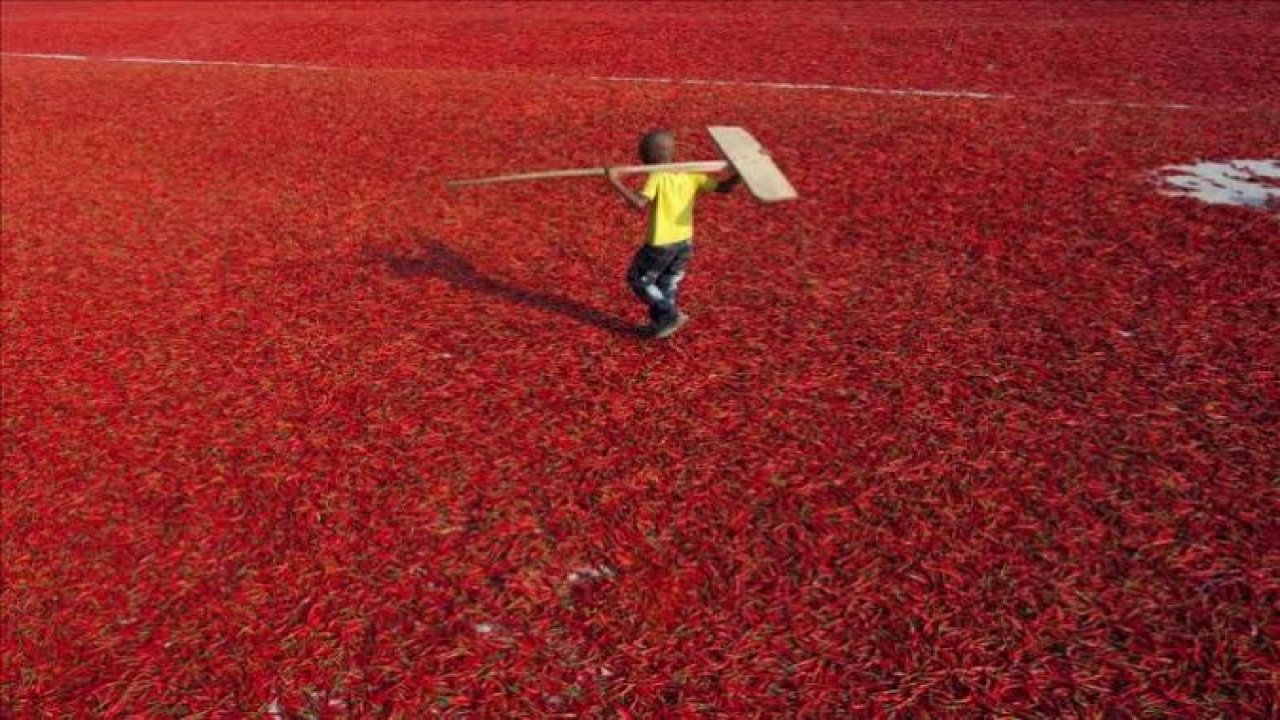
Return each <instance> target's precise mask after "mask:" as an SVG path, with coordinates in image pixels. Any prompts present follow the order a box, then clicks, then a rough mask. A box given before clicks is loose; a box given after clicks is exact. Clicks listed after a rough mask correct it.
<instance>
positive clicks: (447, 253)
mask: <svg viewBox="0 0 1280 720" xmlns="http://www.w3.org/2000/svg"><path fill="white" fill-rule="evenodd" d="M365 255H366V257H367V258H370V259H374V260H377V261H380V262H384V263H386V266H387V269H388V270H389V271H390V272H391V274H392V275H394V276H395V277H399V278H406V279H408V278H417V277H434V278H436V279H439V280H443V281H445V282H447V283H449V284H450V285H453V286H455V287H459V288H464V289H467V290H476V291H479V292H483V293H486V294H489V295H492V296H494V297H497V298H500V299H502V300H506V301H507V302H512V303H516V304H519V305H524V306H527V307H531V308H535V309H538V310H550V311H551V312H557V313H560V314H561V315H564V316H566V317H569V318H572V319H573V320H576V321H577V322H580V323H583V324H584V325H594V326H596V327H598V328H600V329H602V330H607V331H609V332H612V333H614V334H617V335H634V334H635V333H634V330H633V329H632V328H631V327H630V326H629V325H627V323H625V322H624V321H623V320H622V319H620V318H616V317H613V316H612V315H609V314H607V313H604V312H601V311H599V310H596V309H595V308H592V307H588V306H587V305H583V304H582V303H580V302H578V301H576V300H570V299H569V298H565V297H561V296H559V295H553V294H551V293H546V292H540V291H538V290H530V289H528V288H522V287H518V286H515V285H512V284H510V283H507V282H504V281H502V280H499V279H497V278H493V277H489V276H488V275H485V274H484V273H482V272H480V271H479V270H478V269H476V266H475V265H473V264H472V263H471V261H470V260H468V259H467V258H466V257H464V256H462V255H460V254H459V253H458V252H457V251H455V250H453V249H452V248H449V247H447V246H445V245H444V244H442V243H440V242H439V241H437V240H431V239H428V240H426V241H424V242H422V243H421V244H420V245H419V247H418V250H417V251H416V252H414V253H410V254H405V253H394V252H386V251H377V250H366V251H365Z"/></svg>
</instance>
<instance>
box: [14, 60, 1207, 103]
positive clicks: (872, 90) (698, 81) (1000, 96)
mask: <svg viewBox="0 0 1280 720" xmlns="http://www.w3.org/2000/svg"><path fill="white" fill-rule="evenodd" d="M0 55H3V56H5V57H21V58H33V59H40V60H70V61H76V62H87V61H95V62H119V63H139V64H149V65H222V66H231V67H251V68H268V69H278V70H336V69H337V68H335V67H333V66H329V65H305V64H296V63H264V62H242V61H238V60H195V59H190V58H149V57H122V58H115V57H91V56H88V55H76V54H71V53H21V52H4V53H0ZM585 79H587V80H596V81H599V82H612V83H648V84H663V85H703V86H717V87H750V88H764V89H771V90H792V91H804V90H809V91H815V92H836V93H849V94H854V95H881V96H891V97H925V98H944V99H952V100H988V101H1004V102H1008V101H1013V100H1019V99H1022V98H1021V97H1020V96H1018V95H1012V94H1009V93H990V92H976V91H972V90H923V89H919V88H877V87H863V86H858V85H836V84H829V83H801V82H779V81H769V80H712V79H704V78H669V77H639V76H625V75H588V76H586V77H585ZM1061 102H1064V103H1065V104H1067V105H1099V106H1116V107H1129V108H1152V109H1159V110H1190V109H1192V108H1194V107H1195V106H1193V105H1187V104H1185V103H1161V102H1152V103H1144V102H1128V101H1123V100H1083V99H1067V100H1063V101H1061Z"/></svg>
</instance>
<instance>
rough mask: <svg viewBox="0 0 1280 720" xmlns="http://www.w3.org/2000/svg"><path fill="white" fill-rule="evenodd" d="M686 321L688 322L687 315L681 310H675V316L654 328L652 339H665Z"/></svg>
mask: <svg viewBox="0 0 1280 720" xmlns="http://www.w3.org/2000/svg"><path fill="white" fill-rule="evenodd" d="M687 322H689V316H688V315H685V314H684V313H682V312H677V313H676V316H675V317H673V318H671V319H670V320H668V321H667V322H665V323H663V324H662V325H661V326H659V327H657V328H655V329H654V332H653V339H655V340H665V339H667V338H669V337H671V336H672V335H675V334H676V331H677V330H679V329H680V328H682V327H684V324H685V323H687Z"/></svg>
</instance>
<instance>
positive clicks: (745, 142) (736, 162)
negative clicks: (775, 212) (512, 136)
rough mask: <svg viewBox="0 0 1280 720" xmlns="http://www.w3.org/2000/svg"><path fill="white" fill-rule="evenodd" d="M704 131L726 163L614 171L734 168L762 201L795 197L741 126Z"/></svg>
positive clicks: (510, 178) (582, 171) (453, 183)
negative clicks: (708, 134)
mask: <svg viewBox="0 0 1280 720" xmlns="http://www.w3.org/2000/svg"><path fill="white" fill-rule="evenodd" d="M707 131H708V132H710V133H711V139H712V140H713V141H714V142H715V144H716V147H718V148H720V152H721V154H723V155H724V156H725V160H707V161H702V162H678V163H662V164H655V165H623V166H619V167H614V168H613V169H614V170H615V171H617V172H619V173H622V174H624V175H637V174H643V173H655V172H719V171H721V170H724V169H725V168H727V167H729V166H733V169H734V170H736V171H737V172H738V175H740V176H741V177H742V182H743V183H745V184H746V186H747V189H748V190H750V191H751V194H752V195H755V196H756V198H757V199H758V200H760V201H761V202H778V201H779V200H794V199H795V198H796V197H797V195H796V191H795V188H793V187H792V186H791V183H790V182H788V181H787V178H786V176H785V175H783V174H782V171H781V170H779V169H778V166H777V165H776V164H774V162H773V158H771V157H770V156H769V153H768V152H767V151H766V150H765V149H764V148H763V147H761V145H760V143H759V142H757V141H756V139H755V138H754V137H752V136H751V133H749V132H747V131H746V130H744V129H742V128H740V127H727V126H716V127H709V128H707ZM607 170H608V168H607V167H593V168H576V169H572V170H542V171H539V172H528V173H518V174H515V175H496V176H493V177H484V178H474V179H470V180H449V181H448V182H447V183H446V184H447V185H448V186H449V187H451V188H458V187H467V186H470V185H491V184H494V183H508V182H524V181H526V180H551V179H554V178H576V177H599V176H601V175H604V174H605V172H606V171H607Z"/></svg>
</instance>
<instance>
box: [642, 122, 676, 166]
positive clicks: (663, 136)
mask: <svg viewBox="0 0 1280 720" xmlns="http://www.w3.org/2000/svg"><path fill="white" fill-rule="evenodd" d="M675 156H676V138H675V136H674V135H672V134H671V133H670V131H667V130H652V131H650V132H647V133H645V134H644V137H642V138H640V159H641V160H642V161H643V162H644V164H645V165H656V164H658V163H668V162H671V159H672V158H674V157H675Z"/></svg>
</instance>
